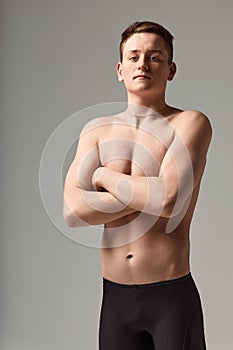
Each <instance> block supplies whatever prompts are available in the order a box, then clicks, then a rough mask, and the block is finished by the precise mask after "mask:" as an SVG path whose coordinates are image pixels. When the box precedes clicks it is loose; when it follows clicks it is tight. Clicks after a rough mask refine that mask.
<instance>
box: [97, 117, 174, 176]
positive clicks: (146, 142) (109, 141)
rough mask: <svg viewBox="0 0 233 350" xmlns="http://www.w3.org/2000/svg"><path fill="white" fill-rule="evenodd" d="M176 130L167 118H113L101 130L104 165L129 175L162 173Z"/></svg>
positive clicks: (100, 149) (101, 155)
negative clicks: (161, 166) (161, 168)
mask: <svg viewBox="0 0 233 350" xmlns="http://www.w3.org/2000/svg"><path fill="white" fill-rule="evenodd" d="M174 130H175V129H174V126H173V125H172V123H169V122H168V121H165V120H163V119H153V118H147V117H145V118H142V117H138V119H137V118H132V119H130V120H126V121H125V120H122V119H119V118H116V117H115V118H112V123H109V124H106V125H103V127H102V128H101V130H100V133H99V144H98V147H99V157H100V161H101V165H102V166H107V167H111V168H112V169H114V170H116V171H119V172H122V173H125V174H128V175H137V176H158V174H159V171H160V165H161V163H162V160H163V158H164V155H165V153H166V152H167V149H168V147H169V146H170V144H171V142H172V140H173V137H174V133H175V131H174Z"/></svg>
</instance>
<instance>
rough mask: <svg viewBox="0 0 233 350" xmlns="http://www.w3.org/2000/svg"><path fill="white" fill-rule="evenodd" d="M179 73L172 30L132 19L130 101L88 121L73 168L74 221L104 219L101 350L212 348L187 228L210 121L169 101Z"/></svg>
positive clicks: (127, 48)
mask: <svg viewBox="0 0 233 350" xmlns="http://www.w3.org/2000/svg"><path fill="white" fill-rule="evenodd" d="M175 73H176V65H175V63H174V62H173V36H172V35H171V34H170V33H169V31H168V30H167V29H165V28H164V27H162V26H161V25H159V24H157V23H153V22H135V23H133V24H132V25H131V26H129V27H128V28H127V29H126V30H125V31H124V32H123V33H122V40H121V43H120V62H119V63H118V64H117V74H118V80H119V81H120V82H124V85H125V88H126V90H127V96H128V107H127V109H126V111H124V112H122V113H119V114H117V115H113V116H108V117H98V118H95V119H93V120H91V121H90V122H89V123H87V124H86V125H85V127H84V128H83V130H82V133H81V135H80V138H79V144H78V149H77V153H76V156H75V158H74V160H73V162H72V164H71V166H70V168H69V171H68V173H67V176H66V181H65V188H64V218H65V220H66V222H67V224H68V225H69V226H70V227H78V226H83V225H96V224H104V232H103V238H102V247H101V254H102V272H103V301H102V308H101V315H100V329H99V348H100V350H119V349H121V350H152V349H153V350H183V349H185V350H188V349H189V350H204V349H206V344H205V336H204V323H203V313H202V306H201V300H200V296H199V293H198V290H197V287H196V284H195V282H194V280H193V277H192V275H191V272H190V262H189V252H190V241H189V230H190V224H191V220H192V217H193V213H194V209H195V205H196V201H197V198H198V193H199V189H200V183H201V178H202V175H203V172H204V168H205V165H206V156H207V151H208V147H209V144H210V141H211V137H212V128H211V124H210V121H209V119H208V117H207V116H205V115H204V114H203V113H201V112H199V111H196V110H186V111H184V110H181V109H178V108H175V107H172V106H169V105H168V104H167V103H166V102H165V90H166V84H167V81H171V80H172V79H173V77H174V75H175ZM190 165H191V166H190ZM169 225H170V226H169ZM168 226H169V229H168Z"/></svg>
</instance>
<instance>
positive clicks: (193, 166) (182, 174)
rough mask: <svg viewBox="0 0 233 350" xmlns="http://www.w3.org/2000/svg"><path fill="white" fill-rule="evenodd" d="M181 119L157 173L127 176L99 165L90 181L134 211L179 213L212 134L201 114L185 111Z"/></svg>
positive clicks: (199, 171)
mask: <svg viewBox="0 0 233 350" xmlns="http://www.w3.org/2000/svg"><path fill="white" fill-rule="evenodd" d="M182 118H183V120H182V121H181V123H180V125H179V127H178V128H177V129H176V135H175V137H174V139H173V141H172V143H171V145H170V147H169V148H168V150H167V152H166V154H165V156H164V158H163V161H162V164H161V168H160V173H159V176H133V175H126V174H123V173H120V172H117V171H115V170H113V169H111V168H108V167H100V168H98V169H97V170H96V172H95V173H94V175H93V184H94V185H97V186H101V187H103V188H105V189H106V190H107V191H109V192H111V193H112V195H113V196H114V197H116V198H117V199H119V200H120V201H121V202H123V203H124V204H126V205H129V206H130V207H132V208H134V209H135V210H137V211H142V212H145V213H148V214H151V215H156V216H160V217H165V218H169V217H172V216H176V215H178V214H179V212H180V211H181V209H182V208H183V206H184V204H185V202H186V201H187V199H188V198H189V197H190V196H191V195H192V191H193V189H194V188H195V186H196V185H197V183H198V182H199V180H200V178H201V177H202V174H203V172H204V168H205V165H206V156H207V151H208V147H209V144H210V141H211V137H212V127H211V124H210V121H209V119H208V117H207V116H205V115H204V114H203V113H201V112H199V111H186V112H183V115H182ZM177 132H178V133H177Z"/></svg>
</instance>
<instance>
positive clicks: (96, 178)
mask: <svg viewBox="0 0 233 350" xmlns="http://www.w3.org/2000/svg"><path fill="white" fill-rule="evenodd" d="M103 168H104V167H101V166H100V167H98V168H96V169H95V171H94V173H93V174H92V180H91V183H92V186H93V189H94V190H95V191H102V189H103V187H101V175H100V173H101V172H102V169H103Z"/></svg>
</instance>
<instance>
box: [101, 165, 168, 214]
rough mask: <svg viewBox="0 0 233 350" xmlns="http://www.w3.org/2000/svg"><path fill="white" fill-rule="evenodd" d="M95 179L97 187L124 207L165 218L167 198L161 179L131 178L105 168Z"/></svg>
mask: <svg viewBox="0 0 233 350" xmlns="http://www.w3.org/2000/svg"><path fill="white" fill-rule="evenodd" d="M97 177H98V179H97V185H99V186H103V187H104V188H105V189H106V190H107V191H109V192H110V193H111V194H112V195H113V196H114V197H115V198H117V199H118V200H120V201H121V202H123V203H124V204H125V205H128V206H130V207H132V208H134V209H135V210H137V211H141V212H144V213H147V214H150V215H156V216H162V217H167V215H166V205H167V201H168V198H167V197H166V188H165V183H164V180H163V178H162V177H146V176H131V175H126V174H123V173H120V172H117V171H115V170H112V169H110V168H107V167H106V168H104V167H102V168H101V169H100V172H99V175H97Z"/></svg>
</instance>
